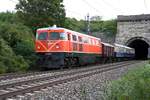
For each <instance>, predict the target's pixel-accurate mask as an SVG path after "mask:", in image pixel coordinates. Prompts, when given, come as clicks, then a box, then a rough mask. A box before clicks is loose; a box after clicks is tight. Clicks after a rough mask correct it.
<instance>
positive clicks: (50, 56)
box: [35, 26, 135, 68]
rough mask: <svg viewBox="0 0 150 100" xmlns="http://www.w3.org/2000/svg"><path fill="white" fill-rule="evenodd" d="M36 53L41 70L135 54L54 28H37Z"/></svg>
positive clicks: (131, 50) (63, 29)
mask: <svg viewBox="0 0 150 100" xmlns="http://www.w3.org/2000/svg"><path fill="white" fill-rule="evenodd" d="M35 52H36V53H37V54H38V55H39V60H38V65H40V66H41V67H43V68H63V67H72V66H81V65H88V64H95V63H105V62H108V61H114V60H122V59H133V58H134V55H135V51H134V49H133V48H130V47H127V46H124V45H120V44H109V43H104V42H102V41H101V39H100V38H97V37H94V36H90V35H87V34H83V33H80V32H76V31H72V30H69V29H66V28H62V27H57V26H53V27H47V28H39V29H37V31H36V40H35Z"/></svg>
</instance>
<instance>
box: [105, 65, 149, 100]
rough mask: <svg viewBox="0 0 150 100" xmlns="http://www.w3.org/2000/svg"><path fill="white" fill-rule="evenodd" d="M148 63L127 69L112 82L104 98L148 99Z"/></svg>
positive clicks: (121, 99)
mask: <svg viewBox="0 0 150 100" xmlns="http://www.w3.org/2000/svg"><path fill="white" fill-rule="evenodd" d="M149 84H150V64H148V65H145V66H143V67H140V68H137V69H135V70H131V71H129V73H128V74H126V75H125V76H124V77H122V78H121V79H119V80H117V81H114V82H112V84H111V85H110V86H109V88H108V91H107V92H106V97H107V98H106V100H150V85H149Z"/></svg>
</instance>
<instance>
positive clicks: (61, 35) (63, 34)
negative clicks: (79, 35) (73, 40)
mask: <svg viewBox="0 0 150 100" xmlns="http://www.w3.org/2000/svg"><path fill="white" fill-rule="evenodd" d="M60 39H61V40H67V39H68V38H67V34H66V33H60Z"/></svg>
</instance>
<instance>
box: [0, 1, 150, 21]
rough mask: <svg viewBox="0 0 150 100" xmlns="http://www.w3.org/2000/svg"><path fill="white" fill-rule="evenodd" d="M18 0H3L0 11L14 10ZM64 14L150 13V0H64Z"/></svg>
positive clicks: (80, 16) (114, 15)
mask: <svg viewBox="0 0 150 100" xmlns="http://www.w3.org/2000/svg"><path fill="white" fill-rule="evenodd" d="M17 2H18V0H3V1H1V3H0V12H5V11H15V5H16V3H17ZM63 4H64V6H65V10H66V16H67V17H71V18H76V19H78V20H80V19H85V16H86V15H87V14H89V16H90V17H92V16H101V17H102V19H104V20H108V19H114V18H117V15H136V14H150V0H64V2H63Z"/></svg>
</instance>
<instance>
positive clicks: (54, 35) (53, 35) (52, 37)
mask: <svg viewBox="0 0 150 100" xmlns="http://www.w3.org/2000/svg"><path fill="white" fill-rule="evenodd" d="M66 39H67V35H66V34H65V33H58V32H51V33H50V34H49V40H66Z"/></svg>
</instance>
